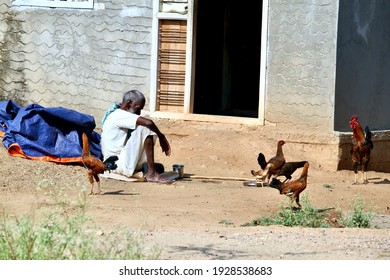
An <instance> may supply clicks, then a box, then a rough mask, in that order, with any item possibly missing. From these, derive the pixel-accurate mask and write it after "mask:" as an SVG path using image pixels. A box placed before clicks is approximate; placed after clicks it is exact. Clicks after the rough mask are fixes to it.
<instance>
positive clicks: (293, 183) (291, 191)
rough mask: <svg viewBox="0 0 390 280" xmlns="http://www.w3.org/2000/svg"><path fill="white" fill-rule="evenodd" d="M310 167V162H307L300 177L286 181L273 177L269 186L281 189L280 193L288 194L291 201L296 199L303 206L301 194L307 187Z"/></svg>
mask: <svg viewBox="0 0 390 280" xmlns="http://www.w3.org/2000/svg"><path fill="white" fill-rule="evenodd" d="M308 169H309V163H308V162H306V163H305V165H304V166H303V169H302V173H301V176H300V177H299V178H298V179H295V180H290V181H288V182H286V183H284V182H280V181H279V180H278V179H276V178H273V179H272V181H271V183H270V184H269V186H270V187H271V188H275V189H278V190H279V193H280V194H284V195H287V196H289V197H290V198H291V202H293V201H294V200H295V202H296V204H297V205H298V207H299V208H302V206H301V204H300V203H299V195H300V193H301V192H303V191H304V190H305V189H306V186H307V174H308Z"/></svg>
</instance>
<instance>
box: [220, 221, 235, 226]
mask: <svg viewBox="0 0 390 280" xmlns="http://www.w3.org/2000/svg"><path fill="white" fill-rule="evenodd" d="M219 223H220V224H223V225H225V226H229V225H232V224H233V222H232V221H231V220H222V221H220V222H219Z"/></svg>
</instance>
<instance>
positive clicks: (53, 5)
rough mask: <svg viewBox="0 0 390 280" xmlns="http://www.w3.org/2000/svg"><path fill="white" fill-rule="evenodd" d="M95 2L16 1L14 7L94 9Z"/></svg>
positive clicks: (84, 0)
mask: <svg viewBox="0 0 390 280" xmlns="http://www.w3.org/2000/svg"><path fill="white" fill-rule="evenodd" d="M93 1H94V0H83V1H81V2H71V1H70V0H62V1H58V0H14V1H13V3H12V4H13V5H17V6H30V7H47V8H70V9H93V5H94V3H93Z"/></svg>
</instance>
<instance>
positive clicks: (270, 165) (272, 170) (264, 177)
mask: <svg viewBox="0 0 390 280" xmlns="http://www.w3.org/2000/svg"><path fill="white" fill-rule="evenodd" d="M285 143H286V142H284V141H283V140H279V141H278V144H277V149H276V155H275V156H274V157H272V158H270V159H269V160H268V161H266V160H265V157H264V155H263V154H262V153H260V154H259V156H258V158H257V161H258V163H259V165H260V167H261V170H259V171H257V172H255V171H253V170H252V175H254V176H256V180H259V181H264V182H266V183H268V182H269V180H270V178H271V176H275V174H278V172H279V171H280V169H281V168H282V167H283V165H284V164H285V163H286V159H285V158H284V154H283V148H282V146H283V145H284V144H285Z"/></svg>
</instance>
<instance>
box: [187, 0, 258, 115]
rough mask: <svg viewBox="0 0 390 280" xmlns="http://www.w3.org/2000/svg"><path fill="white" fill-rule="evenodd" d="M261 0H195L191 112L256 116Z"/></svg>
mask: <svg viewBox="0 0 390 280" xmlns="http://www.w3.org/2000/svg"><path fill="white" fill-rule="evenodd" d="M262 2H263V1H262V0H255V1H253V0H252V1H244V2H241V1H234V0H226V1H210V0H197V5H196V7H197V18H196V21H195V22H196V61H195V94H194V113H196V114H209V115H225V116H239V117H254V118H256V117H258V105H259V80H260V51H261V17H262Z"/></svg>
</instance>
